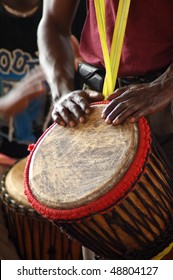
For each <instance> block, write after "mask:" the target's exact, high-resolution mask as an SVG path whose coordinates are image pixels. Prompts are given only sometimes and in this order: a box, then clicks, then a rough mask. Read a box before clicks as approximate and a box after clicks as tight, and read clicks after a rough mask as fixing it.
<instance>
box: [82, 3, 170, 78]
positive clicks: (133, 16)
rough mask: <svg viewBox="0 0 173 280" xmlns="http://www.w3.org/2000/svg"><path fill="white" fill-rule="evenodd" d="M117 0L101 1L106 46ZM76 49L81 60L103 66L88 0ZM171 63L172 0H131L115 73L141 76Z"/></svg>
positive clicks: (109, 42)
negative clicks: (104, 7) (104, 20)
mask: <svg viewBox="0 0 173 280" xmlns="http://www.w3.org/2000/svg"><path fill="white" fill-rule="evenodd" d="M118 2H119V1H118V0H105V3H106V16H107V22H106V27H107V38H108V46H109V48H110V45H111V39H112V34H113V30H114V25H115V24H116V11H117V7H118ZM88 4H89V6H88V13H87V18H86V22H85V25H84V29H83V33H82V37H81V45H80V51H81V55H82V57H83V58H84V60H85V61H86V62H88V63H91V64H93V65H96V66H100V65H104V61H103V56H102V50H101V45H100V39H99V34H98V29H97V22H96V16H95V8H94V0H89V3H88ZM172 62H173V0H143V1H142V0H132V1H131V4H130V11H129V16H128V22H127V27H126V33H125V39H124V44H123V50H122V58H121V63H120V68H119V76H129V75H143V74H145V73H146V72H150V71H154V70H157V69H160V68H162V67H165V66H168V65H169V64H171V63H172Z"/></svg>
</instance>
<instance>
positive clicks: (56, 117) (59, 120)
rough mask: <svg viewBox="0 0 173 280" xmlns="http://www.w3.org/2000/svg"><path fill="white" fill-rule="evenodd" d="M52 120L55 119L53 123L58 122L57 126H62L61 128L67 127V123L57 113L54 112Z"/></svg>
mask: <svg viewBox="0 0 173 280" xmlns="http://www.w3.org/2000/svg"><path fill="white" fill-rule="evenodd" d="M52 119H53V121H54V122H56V123H57V124H59V125H61V126H66V123H65V122H64V120H63V119H62V118H61V116H60V115H59V114H58V113H57V112H55V111H53V112H52Z"/></svg>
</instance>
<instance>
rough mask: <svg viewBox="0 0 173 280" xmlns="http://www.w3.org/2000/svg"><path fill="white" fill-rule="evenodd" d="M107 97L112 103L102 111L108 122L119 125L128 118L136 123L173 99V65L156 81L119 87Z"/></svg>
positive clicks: (162, 107)
mask: <svg viewBox="0 0 173 280" xmlns="http://www.w3.org/2000/svg"><path fill="white" fill-rule="evenodd" d="M107 99H108V100H109V101H110V103H109V104H108V105H107V106H106V108H105V109H104V110H103V113H102V118H104V119H105V122H106V123H107V124H111V123H112V124H114V125H119V124H121V123H123V122H124V121H125V120H127V119H129V121H130V122H132V123H134V122H137V121H138V119H139V118H141V117H142V116H147V115H149V114H153V113H155V112H158V111H160V110H162V109H164V108H165V107H166V106H167V105H168V104H169V102H170V101H171V100H172V99H173V66H170V67H169V68H168V69H167V71H166V72H165V73H164V74H163V75H161V76H160V77H159V78H158V79H156V80H155V81H154V82H152V83H148V84H138V85H131V86H127V87H123V88H120V89H117V90H116V91H115V92H114V93H113V94H111V95H109V96H108V98H107Z"/></svg>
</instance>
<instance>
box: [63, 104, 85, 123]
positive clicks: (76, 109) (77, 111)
mask: <svg viewBox="0 0 173 280" xmlns="http://www.w3.org/2000/svg"><path fill="white" fill-rule="evenodd" d="M81 102H82V101H80V103H79V105H78V104H76V103H74V102H73V100H71V101H69V102H68V103H67V105H66V107H67V109H68V110H69V111H70V114H71V115H72V116H73V118H74V120H77V121H79V122H81V123H83V122H85V112H84V111H83V110H82V109H81Z"/></svg>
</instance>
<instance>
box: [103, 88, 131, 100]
mask: <svg viewBox="0 0 173 280" xmlns="http://www.w3.org/2000/svg"><path fill="white" fill-rule="evenodd" d="M126 90H127V87H123V88H119V89H116V91H114V93H112V94H110V95H108V97H107V100H108V101H112V100H113V99H115V98H116V97H118V96H120V95H121V94H122V93H123V92H125V91H126Z"/></svg>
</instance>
